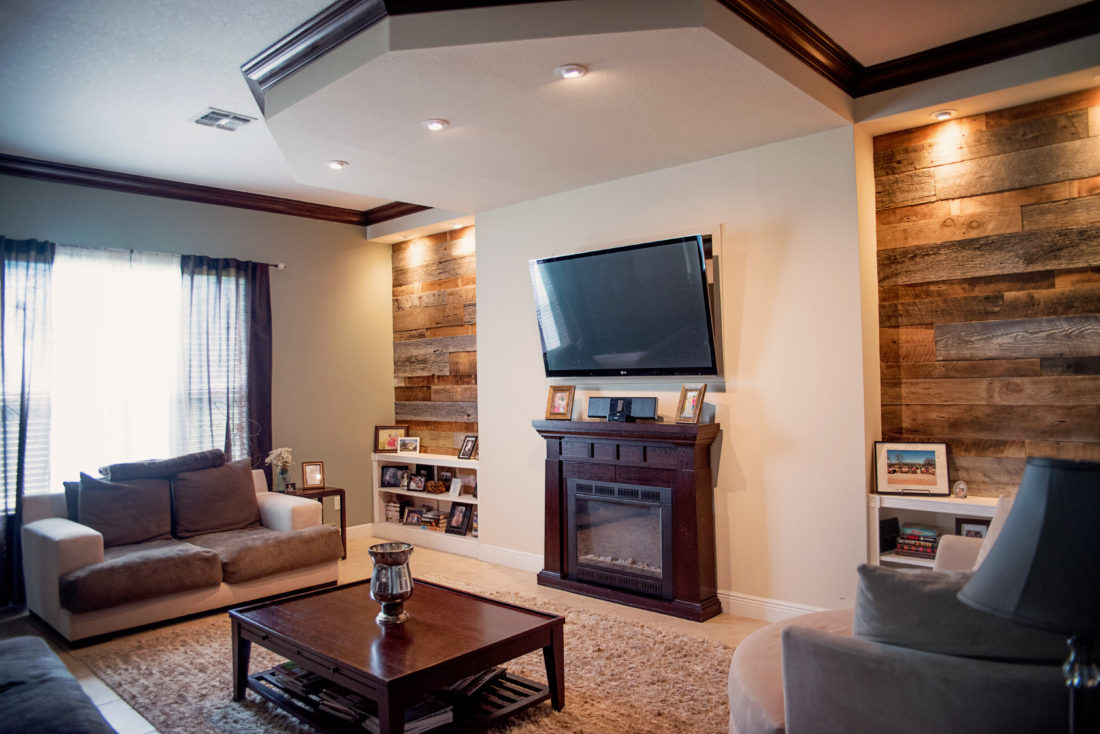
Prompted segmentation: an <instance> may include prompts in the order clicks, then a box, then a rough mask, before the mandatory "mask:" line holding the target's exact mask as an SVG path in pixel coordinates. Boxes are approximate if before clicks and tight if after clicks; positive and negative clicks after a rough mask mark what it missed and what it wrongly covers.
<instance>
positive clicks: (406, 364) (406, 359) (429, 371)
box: [393, 342, 449, 377]
mask: <svg viewBox="0 0 1100 734" xmlns="http://www.w3.org/2000/svg"><path fill="white" fill-rule="evenodd" d="M402 343H404V342H398V343H396V344H394V349H395V353H394V356H393V373H394V376H395V377H416V376H419V375H436V374H441V373H446V371H447V367H448V364H449V362H448V360H447V356H448V355H447V354H446V353H441V354H434V353H426V354H422V353H412V354H406V355H398V354H397V353H396V348H397V346H398V345H399V344H402Z"/></svg>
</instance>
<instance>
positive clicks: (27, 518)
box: [23, 492, 69, 525]
mask: <svg viewBox="0 0 1100 734" xmlns="http://www.w3.org/2000/svg"><path fill="white" fill-rule="evenodd" d="M68 516H69V508H68V507H67V506H66V504H65V493H64V492H43V493H36V494H28V495H24V497H23V524H24V525H26V524H27V523H30V522H34V521H35V520H45V519H46V518H47V517H68Z"/></svg>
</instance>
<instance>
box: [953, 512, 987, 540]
mask: <svg viewBox="0 0 1100 734" xmlns="http://www.w3.org/2000/svg"><path fill="white" fill-rule="evenodd" d="M990 522H991V520H989V519H982V518H977V517H956V518H955V535H961V536H963V537H964V538H985V536H986V533H988V532H989V523H990Z"/></svg>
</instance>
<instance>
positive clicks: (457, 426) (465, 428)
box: [401, 421, 477, 436]
mask: <svg viewBox="0 0 1100 734" xmlns="http://www.w3.org/2000/svg"><path fill="white" fill-rule="evenodd" d="M401 423H407V424H408V426H409V429H410V430H413V429H416V430H421V431H447V432H450V433H459V434H462V435H464V436H469V435H472V434H475V433H477V423H462V422H454V421H401Z"/></svg>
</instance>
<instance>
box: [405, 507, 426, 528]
mask: <svg viewBox="0 0 1100 734" xmlns="http://www.w3.org/2000/svg"><path fill="white" fill-rule="evenodd" d="M423 516H424V511H423V510H414V509H413V508H411V507H410V508H409V509H407V510H405V516H404V517H403V518H401V524H402V525H419V524H420V519H421V518H422V517H423Z"/></svg>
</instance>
